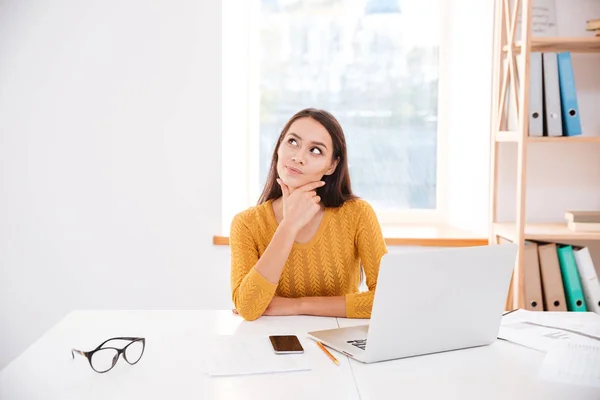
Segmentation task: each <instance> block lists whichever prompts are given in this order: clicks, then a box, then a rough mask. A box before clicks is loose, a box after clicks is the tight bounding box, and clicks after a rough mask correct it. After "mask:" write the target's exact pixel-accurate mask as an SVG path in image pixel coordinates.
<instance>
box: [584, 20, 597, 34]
mask: <svg viewBox="0 0 600 400" xmlns="http://www.w3.org/2000/svg"><path fill="white" fill-rule="evenodd" d="M585 30H586V31H592V32H594V33H595V34H596V36H600V18H596V19H590V20H589V21H587V27H586V28H585Z"/></svg>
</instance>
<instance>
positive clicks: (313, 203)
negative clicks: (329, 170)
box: [277, 178, 325, 233]
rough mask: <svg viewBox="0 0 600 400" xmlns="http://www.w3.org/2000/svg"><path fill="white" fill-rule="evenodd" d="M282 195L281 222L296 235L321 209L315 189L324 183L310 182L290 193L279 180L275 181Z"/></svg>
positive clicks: (319, 199) (319, 198)
mask: <svg viewBox="0 0 600 400" xmlns="http://www.w3.org/2000/svg"><path fill="white" fill-rule="evenodd" d="M277 183H278V184H279V186H281V192H282V193H283V220H282V221H281V222H282V223H285V225H287V226H289V227H290V228H291V229H292V230H293V232H294V233H298V232H299V231H300V230H301V229H302V228H304V226H306V224H308V223H309V222H310V220H311V219H312V218H313V217H314V216H315V215H317V213H318V212H319V209H320V208H321V206H320V202H321V197H319V196H318V195H317V191H316V189H317V188H320V187H321V186H323V185H325V182H323V181H318V182H310V183H307V184H305V185H302V186H300V187H298V188H296V189H295V190H294V191H293V192H292V193H290V190H289V188H288V186H287V185H286V184H285V183H283V181H282V180H281V179H279V178H278V179H277Z"/></svg>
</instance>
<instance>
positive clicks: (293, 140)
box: [288, 139, 298, 146]
mask: <svg viewBox="0 0 600 400" xmlns="http://www.w3.org/2000/svg"><path fill="white" fill-rule="evenodd" d="M288 143H289V144H291V145H292V146H295V145H296V144H297V143H298V142H296V139H289V140H288Z"/></svg>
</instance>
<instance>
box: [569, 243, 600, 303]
mask: <svg viewBox="0 0 600 400" xmlns="http://www.w3.org/2000/svg"><path fill="white" fill-rule="evenodd" d="M573 254H575V263H576V264H577V271H578V272H579V280H580V281H581V288H582V289H583V297H584V298H585V304H586V306H587V308H588V311H593V312H595V313H596V314H600V281H598V274H597V273H596V269H595V268H594V263H593V261H592V256H591V255H590V251H589V249H588V248H587V247H582V248H574V249H573Z"/></svg>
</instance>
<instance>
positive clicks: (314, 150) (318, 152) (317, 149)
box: [310, 147, 323, 154]
mask: <svg viewBox="0 0 600 400" xmlns="http://www.w3.org/2000/svg"><path fill="white" fill-rule="evenodd" d="M310 151H311V153H313V154H323V152H322V151H321V149H320V148H318V147H313V148H312V149H311V150H310Z"/></svg>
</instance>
